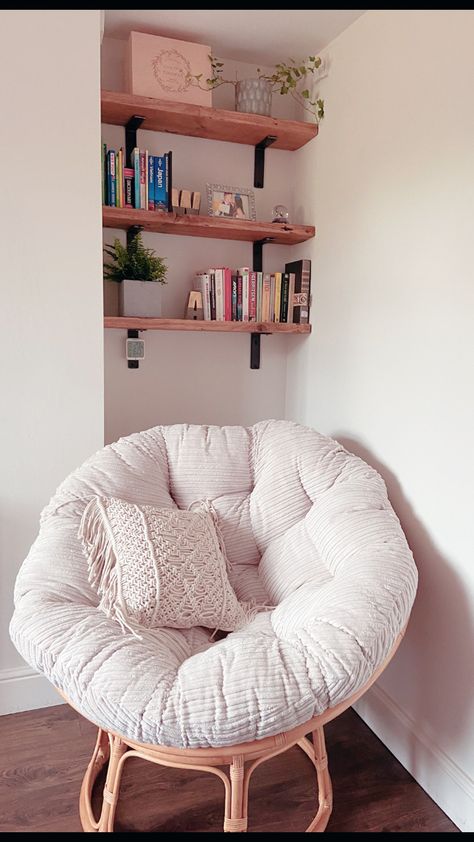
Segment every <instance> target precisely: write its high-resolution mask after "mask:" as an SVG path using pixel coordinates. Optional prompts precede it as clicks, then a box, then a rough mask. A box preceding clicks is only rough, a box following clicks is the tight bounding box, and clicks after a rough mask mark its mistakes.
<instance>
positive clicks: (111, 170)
mask: <svg viewBox="0 0 474 842" xmlns="http://www.w3.org/2000/svg"><path fill="white" fill-rule="evenodd" d="M115 165H116V161H115V150H114V149H110V150H109V151H108V152H107V198H108V204H109V205H110V206H111V207H113V208H114V207H115V201H116V190H115V186H116V183H115Z"/></svg>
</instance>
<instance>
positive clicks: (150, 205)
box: [148, 155, 155, 210]
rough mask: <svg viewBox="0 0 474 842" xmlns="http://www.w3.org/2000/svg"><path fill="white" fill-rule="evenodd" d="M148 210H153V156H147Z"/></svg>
mask: <svg viewBox="0 0 474 842" xmlns="http://www.w3.org/2000/svg"><path fill="white" fill-rule="evenodd" d="M148 210H155V156H154V155H149V156H148Z"/></svg>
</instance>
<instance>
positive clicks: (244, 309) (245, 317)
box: [242, 269, 250, 322]
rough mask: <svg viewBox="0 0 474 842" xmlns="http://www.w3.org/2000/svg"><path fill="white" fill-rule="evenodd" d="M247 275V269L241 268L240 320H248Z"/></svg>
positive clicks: (248, 273)
mask: <svg viewBox="0 0 474 842" xmlns="http://www.w3.org/2000/svg"><path fill="white" fill-rule="evenodd" d="M249 275H250V272H249V271H248V270H247V269H243V270H242V321H243V322H248V320H249Z"/></svg>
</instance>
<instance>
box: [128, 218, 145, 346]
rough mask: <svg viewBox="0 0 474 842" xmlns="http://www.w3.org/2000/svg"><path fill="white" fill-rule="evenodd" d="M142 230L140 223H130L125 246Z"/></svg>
mask: <svg viewBox="0 0 474 842" xmlns="http://www.w3.org/2000/svg"><path fill="white" fill-rule="evenodd" d="M142 230H143V229H142V226H141V225H131V226H130V228H127V246H129V245H130V243H131V242H132V240H134V239H135V237H136V236H137V234H139V233H140V231H142ZM129 339H136V336H135V337H130V336H129Z"/></svg>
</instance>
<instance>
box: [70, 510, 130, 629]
mask: <svg viewBox="0 0 474 842" xmlns="http://www.w3.org/2000/svg"><path fill="white" fill-rule="evenodd" d="M106 523H107V513H106V511H105V507H104V505H103V503H102V501H101V499H100V498H99V497H93V498H92V500H90V502H89V503H88V504H87V506H86V508H85V509H84V513H83V515H82V518H81V524H80V527H79V538H80V540H81V541H82V546H83V547H84V551H85V553H86V554H87V563H88V571H89V574H88V579H89V582H90V584H91V585H92V587H93V588H94V589H95V590H96V591H97V593H98V595H99V597H100V604H99V608H101V610H102V611H104V612H105V614H106V615H107V617H110V618H111V619H115V620H117V622H118V623H119V625H120V626H121V628H122V631H123V632H125V631H129V632H131V634H133V635H134V637H137V638H138V639H139V640H142V638H141V637H140V635H139V634H137V632H136V631H135V629H134V628H133V627H132V625H131V620H130V618H129V617H128V616H127V611H126V608H125V605H124V604H123V601H122V599H121V596H120V593H119V577H118V567H117V557H116V555H115V551H114V547H113V543H112V540H111V538H110V536H109V534H108V531H107V527H106Z"/></svg>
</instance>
